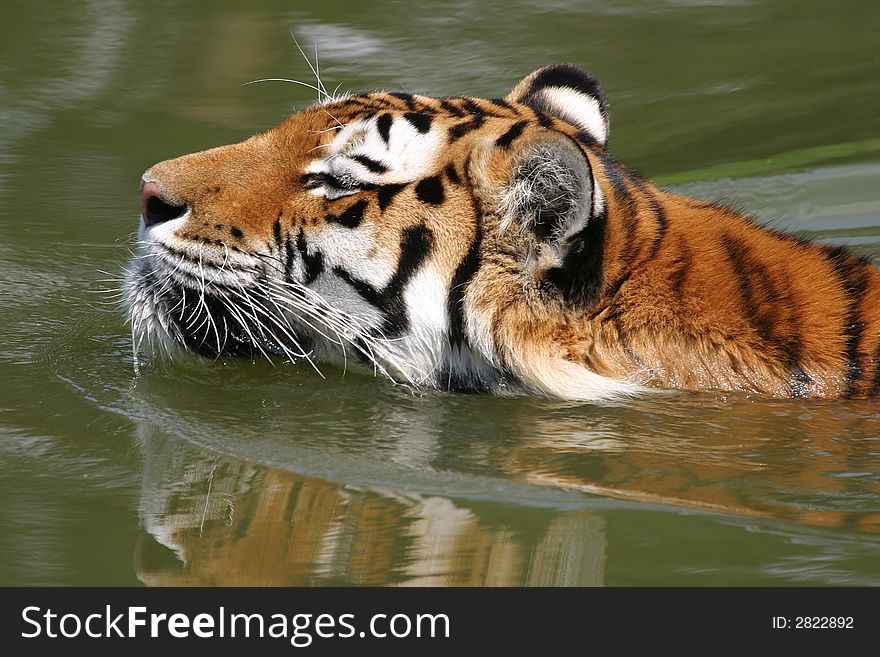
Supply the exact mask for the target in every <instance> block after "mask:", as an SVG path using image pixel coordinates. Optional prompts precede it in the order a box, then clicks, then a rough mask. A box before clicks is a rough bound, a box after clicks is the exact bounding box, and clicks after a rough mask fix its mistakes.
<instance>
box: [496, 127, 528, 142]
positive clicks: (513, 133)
mask: <svg viewBox="0 0 880 657" xmlns="http://www.w3.org/2000/svg"><path fill="white" fill-rule="evenodd" d="M527 125H528V122H527V121H517V122H516V123H514V124H513V125H512V126H510V128H509V129H508V130H507V132H505V133H504V134H503V135H501V136H500V137H499V138H498V139H496V140H495V145H496V146H498V148H508V147H509V146H510V145H511V144H512V143H513V142H514V140H516V138H517V137H519V136H520V135H521V134H522V132H523V130H525V128H526V126H527Z"/></svg>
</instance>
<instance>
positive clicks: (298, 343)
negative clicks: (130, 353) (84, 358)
mask: <svg viewBox="0 0 880 657" xmlns="http://www.w3.org/2000/svg"><path fill="white" fill-rule="evenodd" d="M125 300H126V312H127V316H128V323H129V325H130V326H131V332H132V339H133V346H134V349H135V352H136V353H137V352H140V351H143V352H145V353H146V354H147V355H149V356H150V357H153V358H158V359H168V360H174V361H178V360H187V359H191V360H200V359H198V358H193V357H202V358H203V359H210V360H217V359H222V358H249V359H251V360H253V359H257V358H267V359H268V358H272V357H274V356H280V357H286V358H289V359H290V360H296V359H297V358H305V357H307V356H308V354H309V352H310V350H311V341H310V339H309V336H307V335H304V334H303V333H302V332H299V331H295V330H294V328H293V327H291V326H289V325H287V324H282V322H281V320H275V323H276V324H277V328H276V330H275V331H274V332H273V331H272V330H270V328H269V327H268V326H267V323H268V324H271V321H272V318H271V316H269V321H268V322H267V321H266V318H261V317H260V316H259V314H258V313H257V308H258V306H257V305H256V304H254V305H253V306H252V308H251V313H252V314H248V311H247V310H246V309H245V308H244V307H237V306H235V305H232V304H230V303H229V301H228V299H225V298H224V296H223V293H222V292H217V291H213V290H212V289H211V288H210V287H208V286H205V287H204V288H202V289H195V288H193V287H190V286H188V285H186V284H184V283H182V282H180V281H175V280H174V279H173V278H172V276H171V275H170V274H168V273H167V272H162V271H157V270H156V269H154V268H152V267H150V266H146V265H144V264H141V265H140V266H138V267H135V268H132V269H131V270H129V271H128V272H127V275H126V281H125ZM261 310H262V309H261ZM262 312H263V313H264V314H267V313H266V312H265V311H264V310H263V311H262ZM261 320H262V321H261ZM281 328H283V330H280V329H281ZM136 360H137V359H136Z"/></svg>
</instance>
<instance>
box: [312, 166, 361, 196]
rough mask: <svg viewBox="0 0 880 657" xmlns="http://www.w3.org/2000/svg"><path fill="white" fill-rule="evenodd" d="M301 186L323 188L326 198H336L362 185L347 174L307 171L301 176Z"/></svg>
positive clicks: (348, 193)
mask: <svg viewBox="0 0 880 657" xmlns="http://www.w3.org/2000/svg"><path fill="white" fill-rule="evenodd" d="M302 180H303V186H304V187H305V188H306V189H318V188H320V187H323V188H324V189H325V192H326V195H327V198H328V199H331V200H332V199H337V198H341V197H343V196H350V195H351V194H354V193H356V192H358V191H360V190H361V189H362V188H363V185H362V184H361V183H360V182H359V181H358V180H357V179H355V178H354V177H353V176H351V175H348V174H342V175H334V174H331V173H324V172H318V173H307V174H306V175H304V176H303V178H302Z"/></svg>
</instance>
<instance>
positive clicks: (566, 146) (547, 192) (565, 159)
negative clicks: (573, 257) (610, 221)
mask: <svg viewBox="0 0 880 657" xmlns="http://www.w3.org/2000/svg"><path fill="white" fill-rule="evenodd" d="M475 155H476V157H474V158H473V160H472V164H471V175H472V177H473V180H474V182H475V184H476V189H477V190H478V193H481V196H483V198H484V199H485V202H486V205H487V209H489V208H491V210H492V212H493V214H495V216H497V217H498V221H499V223H498V228H499V235H500V236H502V238H505V239H513V243H515V244H517V245H519V246H521V247H523V248H524V249H525V251H524V256H525V257H526V258H527V263H526V268H527V269H528V270H530V271H532V272H533V273H534V274H535V275H536V276H540V275H541V272H543V271H546V270H547V269H550V268H553V267H560V266H562V264H563V262H564V261H565V257H566V255H567V254H568V252H569V250H570V249H571V247H572V246H573V245H574V244H575V243H576V241H577V240H576V237H577V236H578V235H579V234H580V233H581V232H582V231H583V229H584V228H586V226H587V223H588V222H589V220H590V218H591V217H592V215H593V187H594V181H593V176H592V171H591V168H590V163H589V161H588V160H587V157H586V156H585V155H584V153H583V151H582V150H581V148H580V147H579V146H578V145H577V144H576V143H575V142H574V140H573V139H571V138H570V137H568V136H566V135H564V134H562V133H559V132H555V131H552V130H537V131H535V132H533V133H532V134H530V135H528V136H523V137H520V138H519V139H517V140H516V141H515V142H514V143H513V144H512V145H509V146H504V147H499V146H498V145H497V143H495V142H487V144H486V145H485V146H484V148H483V149H481V150H480V151H478V152H476V153H475Z"/></svg>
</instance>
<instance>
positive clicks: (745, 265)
mask: <svg viewBox="0 0 880 657" xmlns="http://www.w3.org/2000/svg"><path fill="white" fill-rule="evenodd" d="M721 244H722V245H723V246H724V251H725V254H726V256H727V259H728V261H729V262H730V264H731V266H732V267H733V274H734V276H736V280H737V285H738V287H739V292H740V297H741V299H742V303H743V306H744V307H745V314H746V316H747V319H748V320H749V322H750V323H751V324H752V326H754V328H755V329H756V330H757V333H758V336H759V337H760V338H762V339H764V338H765V337H766V336H768V335H769V334H771V333H772V332H773V325H772V323H771V322H770V320H769V317H768V316H766V315H763V314H761V312H760V308H759V306H758V302H757V301H756V299H755V290H754V288H753V287H752V282H753V281H754V282H755V283H758V282H759V280H760V277H761V275H762V274H764V275H766V271H761V270H762V269H763V267H761V266H760V265H756V263H754V262H752V261H751V260H750V259H749V257H748V247H747V246H746V244H745V242H743V241H742V240H741V239H739V238H736V237H733V236H731V235H723V236H722V237H721Z"/></svg>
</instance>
